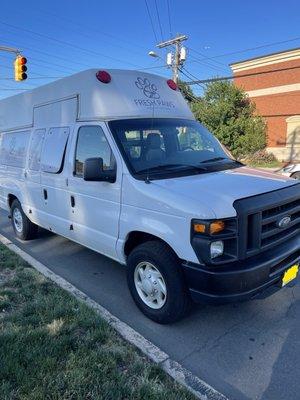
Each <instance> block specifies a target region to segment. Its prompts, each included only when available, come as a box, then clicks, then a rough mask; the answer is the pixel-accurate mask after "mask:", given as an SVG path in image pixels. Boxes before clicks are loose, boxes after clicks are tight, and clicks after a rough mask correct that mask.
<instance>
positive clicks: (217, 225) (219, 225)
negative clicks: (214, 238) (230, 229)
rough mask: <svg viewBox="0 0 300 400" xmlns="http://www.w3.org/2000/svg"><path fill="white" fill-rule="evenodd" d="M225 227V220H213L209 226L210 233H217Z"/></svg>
mask: <svg viewBox="0 0 300 400" xmlns="http://www.w3.org/2000/svg"><path fill="white" fill-rule="evenodd" d="M224 229H225V222H224V221H215V222H212V223H211V224H210V226H209V233H210V234H211V235H214V234H215V233H220V232H222V231H224Z"/></svg>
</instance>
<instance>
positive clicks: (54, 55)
mask: <svg viewBox="0 0 300 400" xmlns="http://www.w3.org/2000/svg"><path fill="white" fill-rule="evenodd" d="M9 35H10V36H13V37H16V36H17V34H16V33H15V32H13V33H11V32H9ZM20 47H22V50H30V51H33V52H35V53H38V54H43V55H45V56H48V57H51V59H53V58H57V59H58V60H62V61H66V62H69V63H70V59H67V58H65V57H61V56H58V55H56V54H53V53H52V54H51V53H48V52H45V51H43V50H40V49H35V48H32V47H28V46H23V45H22V44H20ZM71 63H72V65H74V64H75V65H82V66H84V67H88V68H91V65H90V64H85V63H82V62H78V61H76V60H74V59H73V58H72V60H71Z"/></svg>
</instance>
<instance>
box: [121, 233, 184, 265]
mask: <svg viewBox="0 0 300 400" xmlns="http://www.w3.org/2000/svg"><path fill="white" fill-rule="evenodd" d="M154 240H156V241H159V242H161V243H163V244H165V245H166V246H167V247H168V248H169V249H170V250H171V251H172V252H173V253H174V254H175V255H176V257H178V258H179V256H178V254H177V253H176V252H175V251H174V249H173V248H172V247H171V246H170V244H169V243H167V242H166V241H165V240H164V239H162V238H161V237H159V236H157V235H154V234H152V233H148V232H143V231H138V230H135V231H131V232H129V233H128V235H127V237H126V240H125V243H124V247H123V252H124V255H125V257H126V259H127V257H128V256H129V254H130V253H131V251H132V250H133V249H134V248H135V247H137V246H139V245H140V244H143V243H145V242H148V241H154Z"/></svg>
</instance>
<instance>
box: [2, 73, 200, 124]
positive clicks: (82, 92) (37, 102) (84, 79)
mask: <svg viewBox="0 0 300 400" xmlns="http://www.w3.org/2000/svg"><path fill="white" fill-rule="evenodd" d="M98 71H99V69H90V70H87V71H83V72H79V73H77V74H75V75H72V76H69V77H66V78H62V79H60V80H57V81H55V82H52V83H49V84H47V85H44V86H40V87H38V88H36V89H33V90H31V91H28V92H26V93H22V94H18V95H16V96H12V97H8V98H6V99H4V100H1V101H0V129H1V131H5V130H6V129H12V128H17V127H20V128H21V127H26V126H32V125H33V124H35V125H36V124H37V121H35V120H36V119H37V115H39V118H38V119H41V115H43V118H46V117H47V118H48V119H50V118H51V121H52V122H55V123H60V122H61V123H65V122H75V121H74V118H75V120H84V121H89V120H97V119H100V120H110V119H121V118H141V117H155V118H186V119H194V117H193V114H192V113H191V111H190V109H189V107H188V105H187V103H186V101H185V99H184V98H183V96H182V95H181V93H180V91H179V90H178V89H177V90H173V89H171V88H170V87H169V85H168V83H167V78H163V77H160V76H157V75H153V74H149V73H146V72H140V71H131V70H118V69H111V70H106V71H107V72H108V73H109V74H110V76H111V81H110V82H109V83H102V82H100V81H99V80H98V79H97V77H96V73H97V72H98ZM53 103H55V104H56V106H55V107H53V106H52V108H49V104H51V105H53ZM53 109H55V116H54V115H53V116H52V117H51V116H49V112H51V110H53ZM41 110H44V112H43V113H42V114H41V113H40V111H41ZM57 119H59V120H57Z"/></svg>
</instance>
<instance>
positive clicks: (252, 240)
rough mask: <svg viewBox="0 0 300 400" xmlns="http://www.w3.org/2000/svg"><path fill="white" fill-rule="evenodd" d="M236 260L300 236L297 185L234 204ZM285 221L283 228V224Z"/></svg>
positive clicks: (299, 199) (299, 206)
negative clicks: (237, 257)
mask: <svg viewBox="0 0 300 400" xmlns="http://www.w3.org/2000/svg"><path fill="white" fill-rule="evenodd" d="M235 208H236V210H237V213H238V220H239V258H240V259H243V258H246V257H250V256H253V255H256V254H258V253H260V252H263V251H265V250H268V249H270V248H272V247H275V246H278V245H280V244H281V243H283V242H286V241H287V240H289V239H290V238H292V237H294V236H296V235H300V185H295V186H291V187H289V188H286V189H281V190H278V191H275V192H270V193H266V194H264V195H259V196H255V197H252V198H247V199H242V200H238V201H237V202H235ZM284 219H285V222H286V224H282V222H283V220H284Z"/></svg>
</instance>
